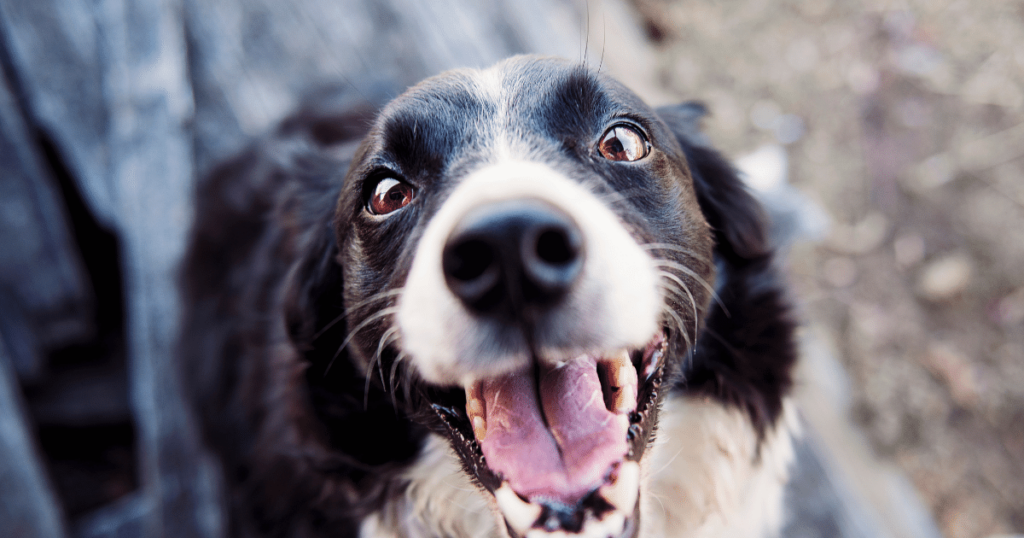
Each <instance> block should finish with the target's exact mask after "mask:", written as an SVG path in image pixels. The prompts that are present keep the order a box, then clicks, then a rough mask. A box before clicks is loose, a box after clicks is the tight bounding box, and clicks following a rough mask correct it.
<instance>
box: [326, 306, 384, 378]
mask: <svg viewBox="0 0 1024 538" xmlns="http://www.w3.org/2000/svg"><path fill="white" fill-rule="evenodd" d="M396 312H398V307H397V306H392V307H389V308H385V309H383V310H381V311H380V312H377V313H376V314H374V315H372V316H369V317H367V318H366V319H364V320H363V322H362V323H360V324H359V325H356V328H355V329H352V331H351V332H349V333H348V336H347V337H345V341H344V342H342V343H341V345H340V346H338V351H335V352H334V356H333V357H331V362H329V363H327V368H325V369H324V376H326V375H327V373H328V372H330V371H331V367H332V366H334V361H336V360H337V359H338V355H341V352H342V350H344V349H345V348H346V347H348V344H349V342H351V341H352V339H353V338H355V336H356V333H358V332H359V331H361V330H363V329H364V328H366V326H367V325H369V324H371V323H373V322H374V321H377V320H378V319H380V318H382V317H384V316H390V315H391V314H394V313H396Z"/></svg>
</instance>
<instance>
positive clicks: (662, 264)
mask: <svg viewBox="0 0 1024 538" xmlns="http://www.w3.org/2000/svg"><path fill="white" fill-rule="evenodd" d="M654 264H655V265H656V266H658V267H664V268H666V269H675V270H676V271H679V272H680V273H683V274H685V275H687V276H689V277H690V278H693V279H694V280H696V281H697V283H698V284H700V285H701V286H704V288H705V289H706V290H708V291H709V292H711V297H712V298H714V300H715V302H716V303H718V306H721V307H722V310H723V311H724V312H725V315H726V317H730V318H731V317H732V315H731V314H729V309H728V308H727V307H726V306H725V303H724V302H722V298H721V297H719V296H718V293H717V292H715V288H714V287H712V286H711V284H708V282H707V281H706V280H704V278H703V277H701V276H700V275H698V274H697V273H696V272H694V270H693V269H690V268H689V267H687V266H685V265H682V264H679V263H676V262H673V261H669V260H662V259H659V258H655V259H654Z"/></svg>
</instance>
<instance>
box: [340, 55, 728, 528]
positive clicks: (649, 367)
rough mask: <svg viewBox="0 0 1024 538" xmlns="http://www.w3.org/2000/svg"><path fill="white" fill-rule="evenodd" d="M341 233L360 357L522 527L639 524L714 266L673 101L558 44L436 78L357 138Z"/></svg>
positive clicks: (354, 344) (353, 352)
mask: <svg viewBox="0 0 1024 538" xmlns="http://www.w3.org/2000/svg"><path fill="white" fill-rule="evenodd" d="M336 231H337V234H338V241H339V247H340V251H339V258H340V259H339V261H340V264H341V266H342V267H343V268H344V282H345V285H344V288H345V289H344V292H345V306H346V309H347V316H348V318H347V320H346V322H347V324H348V327H349V330H350V331H351V334H352V340H351V342H350V345H349V351H350V358H351V360H353V361H355V362H356V365H357V368H360V369H361V371H364V372H369V373H371V374H374V375H373V382H374V383H376V382H378V376H379V381H380V382H381V383H383V385H384V387H385V389H386V390H389V391H390V392H392V394H395V391H396V388H397V387H396V385H398V386H401V387H404V390H402V389H398V390H399V392H400V393H402V394H404V395H403V396H401V405H403V406H406V408H407V409H409V410H410V411H411V412H412V413H414V414H416V415H417V416H419V417H420V418H421V419H422V420H423V421H424V422H426V423H427V424H429V425H431V426H432V427H434V428H435V429H436V430H437V431H440V432H442V433H443V434H444V435H446V436H447V437H448V438H449V440H450V442H451V445H452V447H453V448H454V450H455V452H456V453H458V454H459V456H460V457H461V458H462V460H463V464H464V465H463V466H464V468H465V469H466V472H468V473H469V474H470V475H471V476H472V477H473V478H474V479H475V480H476V481H478V482H479V484H480V485H481V486H482V488H483V489H484V490H486V492H487V494H489V495H492V496H493V498H494V501H495V502H494V503H493V504H494V505H495V506H496V507H497V508H498V510H499V511H500V512H501V514H502V516H503V517H504V519H505V522H506V525H507V527H508V529H509V530H510V532H511V533H512V534H513V535H519V536H546V535H552V536H554V535H558V536H563V535H579V536H602V537H603V536H620V535H629V534H631V533H634V532H635V530H636V529H637V525H638V522H637V518H638V508H637V506H638V497H639V495H640V466H641V465H642V462H643V457H644V452H645V449H646V447H647V446H648V445H649V443H650V442H651V441H652V439H653V436H654V435H655V429H656V424H657V409H658V403H659V401H660V398H661V397H662V396H663V393H664V392H665V391H664V390H659V388H660V387H661V386H662V384H663V383H665V382H666V380H669V379H672V378H674V376H676V375H678V373H679V372H680V371H681V369H682V367H683V364H684V362H685V360H686V357H687V354H688V353H689V352H690V351H691V349H692V343H693V342H694V340H695V339H696V337H697V331H698V327H699V326H700V324H701V318H702V316H703V313H704V311H705V309H706V307H707V302H708V297H709V294H710V289H711V283H712V281H713V267H714V265H713V261H712V246H713V241H712V235H711V231H710V229H709V226H708V223H707V221H706V219H705V216H704V215H703V214H702V212H701V209H700V207H699V204H698V199H697V194H696V191H695V186H694V183H693V179H692V178H691V175H690V171H689V169H688V165H687V162H686V159H685V157H684V155H683V151H682V149H681V148H680V145H679V142H678V141H677V138H676V135H675V134H674V133H673V132H672V130H671V129H669V127H668V126H667V125H666V124H665V123H664V122H663V121H662V120H661V119H660V118H659V117H658V115H657V114H656V113H655V112H654V111H653V110H652V109H651V108H649V107H647V106H646V105H645V104H644V103H643V102H642V101H641V100H640V99H639V98H637V97H636V96H635V95H633V94H632V93H631V92H630V91H629V90H627V89H626V88H625V87H624V86H622V85H621V84H619V83H617V82H615V81H613V80H611V79H609V78H608V77H605V76H603V75H601V74H599V73H596V72H595V71H593V70H591V69H589V68H586V67H584V66H580V65H578V64H571V63H569V62H563V61H557V60H547V59H540V60H538V59H536V58H514V59H511V60H508V61H506V62H503V63H501V64H499V65H497V66H495V67H492V68H490V69H488V70H485V71H456V72H450V73H447V74H444V75H441V76H439V77H436V78H433V79H430V80H427V81H425V82H423V83H421V84H420V85H418V86H416V87H414V88H412V89H410V90H409V91H408V92H406V93H405V94H404V95H402V96H400V97H399V98H398V99H396V100H395V101H393V102H392V103H391V104H390V105H388V106H387V107H386V108H385V109H384V110H383V112H382V113H381V115H380V116H379V118H378V120H377V121H376V123H375V124H374V127H373V128H372V130H371V132H370V134H369V136H368V137H367V138H366V139H365V140H364V142H363V144H362V146H361V148H360V150H359V151H358V152H357V154H356V157H355V160H354V161H353V164H352V167H351V169H350V171H349V174H348V176H347V178H346V181H345V187H344V190H343V192H342V195H341V198H340V200H339V204H338V208H337V220H336ZM378 371H379V373H377V372H378Z"/></svg>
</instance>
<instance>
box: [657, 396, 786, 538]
mask: <svg viewBox="0 0 1024 538" xmlns="http://www.w3.org/2000/svg"><path fill="white" fill-rule="evenodd" d="M798 433H799V424H798V422H797V420H796V413H795V410H794V409H793V408H792V405H791V404H790V403H787V404H786V405H785V410H784V414H783V417H781V419H780V420H779V421H778V423H777V424H776V426H775V428H774V430H771V431H768V432H767V434H766V438H765V440H764V442H763V443H762V444H761V447H760V452H759V453H758V451H757V432H756V431H755V430H754V428H753V426H752V424H751V422H750V418H749V417H748V416H747V415H746V414H745V413H744V412H742V411H740V410H738V409H735V408H726V407H724V406H723V405H722V404H720V403H717V402H714V401H710V400H708V401H704V400H696V399H692V398H683V397H674V398H670V399H669V400H668V401H666V402H665V405H664V407H663V409H662V415H661V420H660V423H659V426H658V435H657V440H656V442H655V446H654V447H652V453H651V454H650V455H649V456H648V457H647V458H645V471H646V473H645V474H646V477H645V479H646V480H647V481H648V485H647V486H646V487H645V491H647V492H648V493H647V495H644V496H642V497H641V503H642V504H641V511H642V516H641V518H640V536H643V537H645V538H647V537H666V538H667V537H680V538H682V537H685V538H726V537H731V538H769V537H775V536H778V534H779V531H780V529H781V528H782V524H783V523H784V521H783V520H784V517H783V516H784V511H783V500H784V499H783V494H784V492H785V486H786V483H787V482H788V480H789V467H790V464H791V463H792V461H793V443H792V439H793V436H794V435H796V434H798Z"/></svg>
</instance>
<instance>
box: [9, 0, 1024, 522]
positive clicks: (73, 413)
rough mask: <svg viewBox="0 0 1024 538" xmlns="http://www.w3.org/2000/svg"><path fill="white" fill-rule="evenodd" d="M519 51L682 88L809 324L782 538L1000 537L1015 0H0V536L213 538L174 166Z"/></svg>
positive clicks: (672, 93)
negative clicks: (195, 408)
mask: <svg viewBox="0 0 1024 538" xmlns="http://www.w3.org/2000/svg"><path fill="white" fill-rule="evenodd" d="M522 52H539V53H544V54H555V55H559V56H565V57H568V58H573V59H577V60H581V61H586V62H587V63H589V64H591V65H600V66H601V67H602V69H603V70H607V71H608V72H609V73H611V74H612V75H613V76H616V77H618V78H619V79H621V80H622V81H624V82H625V83H626V84H627V85H628V86H630V87H632V88H633V89H634V90H636V91H637V92H638V93H640V94H641V95H642V96H643V97H645V98H646V99H648V101H649V102H651V103H652V104H666V103H670V102H677V101H681V100H688V99H697V100H701V101H703V102H705V103H706V104H707V105H708V106H709V108H710V110H711V115H710V116H709V117H708V118H707V120H706V121H705V128H706V131H707V132H708V134H709V136H710V138H711V140H712V141H713V142H714V143H715V144H716V145H717V146H718V147H719V148H721V149H722V150H723V151H724V152H725V153H726V154H727V155H728V156H730V157H731V158H733V159H734V160H735V161H736V162H737V164H738V166H739V168H740V169H741V170H742V171H743V172H744V174H745V177H746V178H747V180H748V183H749V184H750V186H751V188H752V189H753V190H754V191H755V192H756V193H757V194H758V195H759V196H760V197H761V199H762V200H763V201H764V202H765V203H766V205H768V207H769V209H770V212H771V214H772V216H773V219H774V222H773V226H774V231H775V237H776V239H777V240H778V241H779V244H780V246H781V247H782V248H783V249H784V251H785V252H786V254H787V257H786V261H785V264H786V266H787V269H788V272H789V275H790V280H791V282H792V285H793V289H794V294H793V295H794V301H795V302H796V303H797V305H798V312H799V315H800V318H801V320H802V321H803V322H804V328H803V329H802V332H801V340H802V344H803V346H804V350H805V353H804V360H803V363H802V365H801V370H800V372H799V376H798V377H799V382H798V389H797V393H798V400H799V401H800V404H801V411H802V413H803V416H804V419H805V426H806V428H805V429H806V437H805V440H804V441H803V444H801V445H800V446H799V447H798V455H799V457H800V461H799V462H798V464H797V468H796V470H795V475H796V479H795V481H794V485H793V487H792V488H791V491H790V492H789V495H790V498H791V500H792V501H793V502H792V506H793V522H792V523H791V524H790V526H789V527H788V528H787V532H786V535H787V536H795V537H816V536H821V537H831V536H843V537H845V536H851V537H852V536H863V537H874V536H891V537H893V538H902V537H907V538H910V537H921V538H924V537H929V538H931V537H937V536H947V537H950V538H961V537H963V538H987V537H994V536H1009V535H1014V534H1019V533H1024V271H1022V270H1021V269H1020V267H1022V266H1024V179H1022V173H1024V3H1022V2H1020V1H1019V0H1017V1H1009V0H1007V1H1003V2H997V1H993V2H968V1H962V0H955V1H948V2H934V1H923V0H921V1H916V2H914V1H892V2H884V1H869V2H839V1H832V0H807V1H792V2H768V1H765V0H730V1H727V2H714V1H710V0H699V1H698V0H692V1H670V0H591V1H589V2H587V1H583V0H553V1H550V2H542V1H539V0H522V1H518V2H513V1H512V0H504V1H499V2H493V3H489V4H478V3H475V2H471V1H469V0H464V1H460V0H451V1H448V2H417V1H415V0H405V1H403V0H388V1H382V2H371V1H356V0H335V1H327V0H295V1H292V2H275V1H272V0H248V1H246V0H208V1H202V0H95V1H93V2H87V3H75V2H64V1H61V0H0V64H2V70H0V173H2V177H0V535H3V536H16V537H22V536H25V537H36V536H40V537H42V536H47V537H50V536H53V537H64V536H67V537H71V536H74V537H76V538H79V537H80V538H84V537H100V536H103V537H107V536H109V537H115V536H118V537H129V536H162V535H166V536H175V537H178V536H183V537H185V536H203V537H213V536H218V535H219V532H220V529H221V528H222V527H221V525H222V522H221V519H220V517H221V516H220V508H219V505H218V504H217V501H216V498H217V495H216V491H217V487H218V485H217V483H216V480H215V478H214V477H215V476H216V472H215V469H214V467H213V466H214V463H212V462H211V460H210V459H209V458H208V457H206V455H205V454H204V453H203V450H202V448H201V447H200V446H199V443H198V442H197V440H196V438H195V435H194V432H193V429H192V425H191V420H190V418H189V416H188V414H187V413H185V411H184V406H183V404H182V402H181V399H180V396H179V390H180V389H179V386H178V384H177V383H178V381H177V375H176V372H175V370H174V365H173V360H172V355H173V342H174V339H175V338H176V320H177V315H178V302H177V301H178V300H177V294H176V290H175V278H176V277H175V269H176V266H177V261H178V259H179V258H180V256H181V253H182V252H183V249H184V247H185V237H186V232H187V227H188V223H189V222H190V219H191V207H192V192H193V186H194V184H195V181H196V178H197V177H201V176H202V174H204V173H205V172H206V171H208V170H209V169H210V167H211V166H212V165H214V164H215V163H217V162H218V161H220V160H222V159H224V158H226V157H228V156H230V155H232V154H233V153H235V152H237V151H239V150H240V149H242V148H243V147H244V146H245V145H246V144H248V143H250V142H251V141H253V140H254V139H255V138H256V137H258V136H260V135H261V134H263V133H266V132H267V131H269V130H270V129H272V128H273V126H274V125H275V124H276V123H277V122H278V121H280V120H281V119H282V118H283V117H284V116H285V115H286V114H288V113H289V112H291V111H294V110H295V109H296V107H298V106H299V104H300V103H303V102H307V101H308V100H309V99H316V100H318V102H320V103H326V105H325V106H335V107H338V108H345V107H351V106H365V104H366V103H367V102H369V103H371V104H374V105H379V104H380V103H381V102H383V101H386V100H387V99H388V98H389V97H392V96H394V95H395V94H396V93H397V92H399V91H401V89H402V88H404V87H406V86H408V85H409V84H413V83H415V82H416V81H418V80H419V79H421V78H423V77H425V76H429V75H431V74H434V73H437V72H439V71H442V70H444V69H447V68H451V67H462V66H474V67H483V66H486V65H489V64H491V63H493V62H494V61H497V60H499V59H501V58H503V57H505V56H507V55H510V54H515V53H522Z"/></svg>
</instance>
